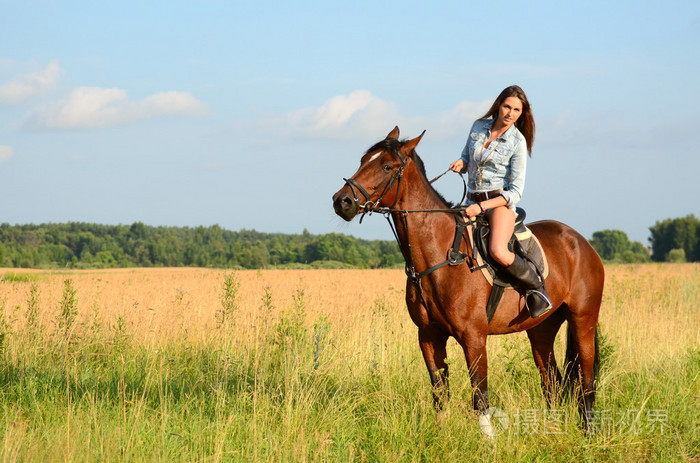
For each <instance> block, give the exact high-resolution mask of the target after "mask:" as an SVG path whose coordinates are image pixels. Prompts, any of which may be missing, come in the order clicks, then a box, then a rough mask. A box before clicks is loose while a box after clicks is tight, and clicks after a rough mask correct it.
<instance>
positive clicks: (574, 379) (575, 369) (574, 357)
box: [564, 325, 600, 394]
mask: <svg viewBox="0 0 700 463" xmlns="http://www.w3.org/2000/svg"><path fill="white" fill-rule="evenodd" d="M566 332H567V335H566V355H565V359H564V391H565V392H566V393H567V394H573V393H574V392H576V391H575V389H576V387H579V388H580V387H581V381H580V369H581V367H580V364H579V361H578V350H577V349H576V342H575V341H574V333H573V331H572V329H571V325H568V326H567V330H566ZM599 372H600V331H599V330H598V325H596V327H595V358H594V359H593V381H596V380H597V378H598V373H599ZM578 392H580V391H578Z"/></svg>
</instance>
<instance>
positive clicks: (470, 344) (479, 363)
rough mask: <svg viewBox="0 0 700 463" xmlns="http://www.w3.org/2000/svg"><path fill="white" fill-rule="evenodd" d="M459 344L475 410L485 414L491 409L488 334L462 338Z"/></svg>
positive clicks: (473, 334)
mask: <svg viewBox="0 0 700 463" xmlns="http://www.w3.org/2000/svg"><path fill="white" fill-rule="evenodd" d="M459 343H460V345H461V346H462V349H464V355H465V357H466V359H467V367H468V368H469V376H470V378H471V383H472V399H473V405H474V410H476V411H478V412H481V413H484V412H485V411H486V410H487V409H488V408H489V384H488V376H487V373H488V359H487V357H486V333H485V332H484V333H483V334H479V333H472V334H471V335H465V336H462V337H461V339H459Z"/></svg>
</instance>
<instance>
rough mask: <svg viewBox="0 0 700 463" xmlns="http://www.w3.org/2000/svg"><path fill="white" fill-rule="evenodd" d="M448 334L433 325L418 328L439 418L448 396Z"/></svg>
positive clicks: (421, 348)
mask: <svg viewBox="0 0 700 463" xmlns="http://www.w3.org/2000/svg"><path fill="white" fill-rule="evenodd" d="M447 338H448V335H447V334H445V333H444V332H443V331H441V330H439V329H437V328H435V327H434V326H430V325H429V326H426V327H424V328H419V329H418V341H419V343H420V350H421V352H422V353H423V360H425V366H426V367H428V373H429V374H430V383H431V384H432V385H433V402H434V405H435V409H436V411H437V412H438V419H440V418H441V415H442V410H443V408H444V407H445V403H446V402H447V399H448V398H449V369H448V366H447V363H446V362H445V359H446V358H447Z"/></svg>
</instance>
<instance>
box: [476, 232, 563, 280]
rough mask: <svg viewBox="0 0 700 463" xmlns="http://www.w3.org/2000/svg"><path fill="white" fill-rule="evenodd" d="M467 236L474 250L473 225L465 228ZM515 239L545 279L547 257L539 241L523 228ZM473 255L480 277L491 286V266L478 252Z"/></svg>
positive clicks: (547, 273) (547, 269) (547, 265)
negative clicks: (479, 269) (479, 268)
mask: <svg viewBox="0 0 700 463" xmlns="http://www.w3.org/2000/svg"><path fill="white" fill-rule="evenodd" d="M467 235H468V237H469V242H470V243H471V245H472V249H476V243H475V241H474V225H472V224H470V225H468V226H467ZM515 237H516V238H517V239H518V241H519V242H520V246H521V247H522V249H523V251H524V252H525V254H526V255H527V257H528V258H529V259H531V260H532V262H534V264H535V265H536V266H537V269H538V270H539V271H540V273H542V276H543V277H544V278H547V276H548V275H549V263H548V262H547V256H546V255H545V253H544V250H543V249H542V245H541V244H540V240H538V239H537V237H536V236H535V235H534V233H532V231H531V230H530V229H529V228H527V227H525V231H524V232H521V233H516V234H515ZM474 254H475V256H476V263H477V264H478V265H479V267H481V273H482V275H484V278H486V281H488V283H489V285H491V286H493V275H492V274H491V271H492V270H491V266H490V265H488V264H487V263H486V262H485V261H484V256H482V255H481V253H480V252H474ZM506 288H511V289H512V286H510V285H508V286H506Z"/></svg>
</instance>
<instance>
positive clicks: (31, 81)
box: [0, 60, 63, 104]
mask: <svg viewBox="0 0 700 463" xmlns="http://www.w3.org/2000/svg"><path fill="white" fill-rule="evenodd" d="M62 75H63V69H61V67H60V66H59V64H58V61H57V60H53V61H50V62H49V63H48V64H47V65H46V67H45V68H44V69H43V70H41V71H38V72H34V73H31V74H27V75H23V76H18V77H16V78H15V79H14V80H12V81H10V82H8V83H6V84H4V85H2V86H0V102H5V103H10V104H20V103H23V102H24V101H26V100H28V99H30V98H32V97H35V96H38V95H43V94H45V93H46V92H48V91H50V90H51V89H52V88H54V87H55V85H56V84H57V83H58V80H59V79H60V77H61V76H62Z"/></svg>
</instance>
